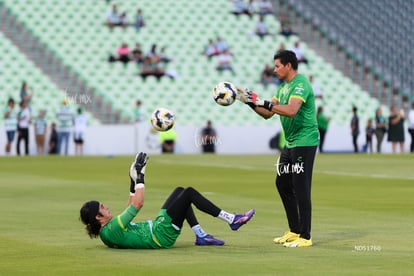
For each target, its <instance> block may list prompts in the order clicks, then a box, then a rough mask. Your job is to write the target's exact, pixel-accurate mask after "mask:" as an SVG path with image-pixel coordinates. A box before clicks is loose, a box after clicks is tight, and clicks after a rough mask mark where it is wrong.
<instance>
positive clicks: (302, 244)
mask: <svg viewBox="0 0 414 276" xmlns="http://www.w3.org/2000/svg"><path fill="white" fill-rule="evenodd" d="M283 246H284V247H308V246H312V240H311V239H309V240H307V239H304V238H297V239H296V240H293V241H291V242H285V243H284V244H283Z"/></svg>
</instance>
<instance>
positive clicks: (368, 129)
mask: <svg viewBox="0 0 414 276" xmlns="http://www.w3.org/2000/svg"><path fill="white" fill-rule="evenodd" d="M374 133H375V129H374V127H373V125H372V119H368V122H367V126H366V128H365V138H366V143H365V150H366V151H367V153H369V152H370V153H373V151H372V136H374Z"/></svg>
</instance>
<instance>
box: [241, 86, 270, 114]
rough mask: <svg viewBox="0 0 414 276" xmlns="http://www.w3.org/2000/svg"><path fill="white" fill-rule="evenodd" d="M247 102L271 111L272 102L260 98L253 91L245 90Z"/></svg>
mask: <svg viewBox="0 0 414 276" xmlns="http://www.w3.org/2000/svg"><path fill="white" fill-rule="evenodd" d="M247 98H248V102H251V103H253V104H254V105H255V106H258V107H263V108H265V109H267V110H269V111H272V108H273V103H272V102H270V101H266V100H262V99H260V98H259V97H258V96H257V94H256V93H254V92H253V91H247Z"/></svg>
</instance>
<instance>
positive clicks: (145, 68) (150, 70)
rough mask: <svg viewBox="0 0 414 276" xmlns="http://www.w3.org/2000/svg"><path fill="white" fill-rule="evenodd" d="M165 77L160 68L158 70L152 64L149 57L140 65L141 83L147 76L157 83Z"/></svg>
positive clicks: (155, 65)
mask: <svg viewBox="0 0 414 276" xmlns="http://www.w3.org/2000/svg"><path fill="white" fill-rule="evenodd" d="M164 75H165V72H164V70H163V69H162V68H159V67H158V66H157V64H154V63H152V60H151V57H149V56H146V57H145V58H144V62H143V63H142V64H141V72H140V76H141V78H142V80H143V81H145V80H146V79H147V77H148V76H155V77H156V78H157V80H158V81H160V80H161V77H162V76H164Z"/></svg>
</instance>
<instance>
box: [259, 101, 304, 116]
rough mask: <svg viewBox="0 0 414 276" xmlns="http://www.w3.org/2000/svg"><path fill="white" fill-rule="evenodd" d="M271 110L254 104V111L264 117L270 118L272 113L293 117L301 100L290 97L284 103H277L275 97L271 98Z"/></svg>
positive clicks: (300, 104)
mask: <svg viewBox="0 0 414 276" xmlns="http://www.w3.org/2000/svg"><path fill="white" fill-rule="evenodd" d="M271 103H272V106H271V110H268V109H267V108H265V107H262V106H256V107H255V108H254V111H255V112H256V113H257V114H259V115H260V116H262V117H263V118H265V119H269V118H271V117H272V116H273V115H274V114H278V115H281V116H286V117H290V118H293V117H295V115H296V114H297V113H298V111H299V109H300V107H301V106H302V103H303V101H302V100H301V99H299V98H290V99H289V103H288V104H286V105H279V104H278V101H277V100H276V99H272V101H271Z"/></svg>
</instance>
